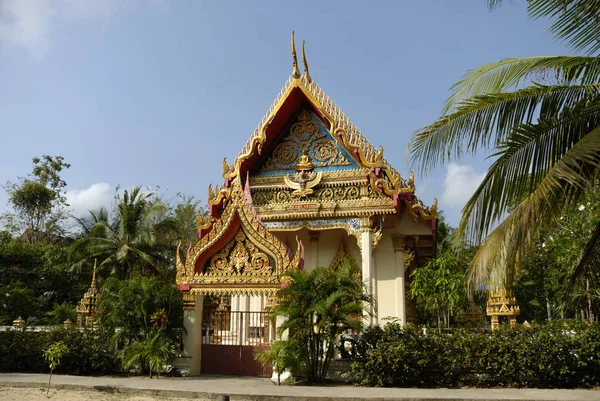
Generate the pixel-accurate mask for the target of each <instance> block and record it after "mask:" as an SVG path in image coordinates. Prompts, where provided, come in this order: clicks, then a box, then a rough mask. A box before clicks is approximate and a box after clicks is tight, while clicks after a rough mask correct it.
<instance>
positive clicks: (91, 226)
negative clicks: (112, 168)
mask: <svg viewBox="0 0 600 401" xmlns="http://www.w3.org/2000/svg"><path fill="white" fill-rule="evenodd" d="M152 197H153V194H152V193H145V192H144V191H143V190H142V188H141V187H136V188H134V189H133V190H132V191H131V192H129V191H127V190H125V191H124V192H123V197H122V198H121V197H120V196H117V206H116V209H115V213H114V219H113V221H111V222H109V219H108V215H107V213H106V212H105V211H102V210H101V211H98V212H92V213H90V216H91V219H89V220H80V223H81V225H82V228H83V230H84V235H83V236H82V237H81V238H79V239H78V240H77V241H75V243H74V244H73V246H72V248H71V256H72V257H73V258H75V259H76V260H77V263H75V264H74V265H73V269H74V270H81V269H82V267H84V266H88V268H89V266H90V265H91V264H92V263H93V260H94V259H98V260H99V261H100V263H99V265H98V268H99V270H100V271H101V272H104V273H105V275H108V274H114V275H116V276H117V277H119V278H120V279H126V278H129V277H131V276H132V275H134V274H163V275H166V274H167V272H168V268H169V261H170V256H169V254H170V253H172V251H173V249H174V243H168V242H167V241H165V239H166V236H167V235H168V234H169V232H170V231H175V230H176V225H175V221H174V219H173V218H172V217H171V216H169V215H168V210H169V208H168V206H167V205H166V204H165V203H164V202H162V201H161V200H159V199H153V198H152ZM107 273H108V274H107Z"/></svg>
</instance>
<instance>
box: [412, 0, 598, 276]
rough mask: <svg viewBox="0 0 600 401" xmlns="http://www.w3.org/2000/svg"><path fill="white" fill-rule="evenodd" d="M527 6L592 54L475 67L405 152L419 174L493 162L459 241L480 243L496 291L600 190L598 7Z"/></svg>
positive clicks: (479, 258)
mask: <svg viewBox="0 0 600 401" xmlns="http://www.w3.org/2000/svg"><path fill="white" fill-rule="evenodd" d="M499 3H501V2H500V1H493V0H490V1H489V4H490V6H491V7H492V8H493V7H496V6H498V4H499ZM528 3H529V13H530V15H531V16H532V17H533V18H542V17H549V18H550V19H551V20H552V21H553V22H552V25H551V27H550V32H551V33H552V34H554V35H555V36H556V37H557V38H559V39H561V40H564V41H566V42H567V44H569V45H570V46H571V47H573V48H574V49H575V50H577V51H582V52H585V53H586V54H587V55H583V56H552V57H546V56H541V57H528V58H509V59H504V60H501V61H498V62H495V63H490V64H486V65H484V66H482V67H479V68H475V69H473V70H472V71H470V72H468V73H467V74H466V75H465V76H464V77H463V78H462V79H461V80H460V81H458V82H457V83H456V84H455V85H454V86H453V87H452V88H451V91H452V94H451V95H450V97H449V98H448V100H447V102H446V105H445V107H444V109H443V113H442V116H441V117H440V118H439V119H438V120H437V121H436V122H434V123H433V124H431V125H429V126H427V127H424V128H422V129H420V130H419V131H417V132H416V133H415V134H414V135H413V138H412V140H411V143H410V145H409V151H410V154H411V160H412V163H413V164H414V165H415V166H417V167H418V169H419V170H420V171H421V172H423V173H427V172H428V171H431V170H432V169H433V168H435V167H438V166H439V165H440V164H443V163H445V162H447V161H449V160H451V159H454V158H459V157H461V156H463V155H464V154H465V153H470V154H475V153H477V152H479V151H481V150H484V151H488V152H490V154H491V157H492V158H493V160H494V161H493V163H492V165H491V166H490V168H489V170H488V172H487V174H486V176H485V178H484V179H483V181H482V183H481V185H480V186H479V188H478V189H477V190H476V191H475V193H474V194H473V196H472V197H471V199H470V200H469V201H468V202H467V204H466V206H465V207H464V209H463V216H462V219H461V222H460V225H459V227H458V229H457V235H456V237H455V243H456V244H458V243H460V242H461V241H467V242H469V243H474V244H479V243H481V247H480V248H479V250H478V252H477V253H476V255H475V257H474V258H473V261H472V265H471V266H472V273H473V276H474V278H475V279H477V280H478V281H480V282H487V281H489V280H492V284H493V285H500V286H511V284H512V281H513V278H514V275H515V271H516V269H517V268H518V266H520V265H521V264H522V261H523V259H524V257H525V255H524V251H525V249H526V248H527V245H529V244H531V242H532V241H533V239H534V238H535V237H536V235H537V234H539V229H540V228H542V227H545V226H547V225H548V224H549V223H550V222H551V221H552V220H553V219H555V218H557V217H558V216H560V214H561V213H562V212H563V210H564V208H565V207H569V206H572V205H576V204H578V202H579V200H580V199H581V198H582V197H583V196H584V194H585V193H587V192H589V191H590V189H591V188H593V187H594V186H595V185H596V179H597V176H598V171H599V170H598V167H599V163H600V160H599V159H600V128H599V127H600V103H599V102H598V99H599V96H600V82H599V80H598V77H599V76H600V60H599V59H598V58H597V57H596V53H597V52H598V50H600V45H599V43H600V40H599V39H600V31H598V29H597V21H596V19H597V15H598V13H599V12H600V2H599V1H595V0H594V1H590V0H572V1H566V2H565V1H547V0H530V1H529V2H528ZM583 266H589V265H583ZM578 273H581V274H583V273H584V272H583V271H581V270H580V271H578Z"/></svg>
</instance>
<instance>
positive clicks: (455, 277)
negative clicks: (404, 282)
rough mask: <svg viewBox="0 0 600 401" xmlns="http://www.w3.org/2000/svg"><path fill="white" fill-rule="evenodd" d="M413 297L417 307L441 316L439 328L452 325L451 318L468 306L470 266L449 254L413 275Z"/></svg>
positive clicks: (436, 259) (438, 323)
mask: <svg viewBox="0 0 600 401" xmlns="http://www.w3.org/2000/svg"><path fill="white" fill-rule="evenodd" d="M409 296H410V297H411V298H413V299H416V300H417V306H418V307H419V306H420V307H421V309H424V310H425V311H426V312H427V313H430V314H432V315H434V316H436V317H437V326H438V328H440V330H441V327H442V323H443V325H444V326H445V327H449V326H450V316H451V315H452V316H453V315H455V314H456V312H458V310H459V309H460V308H461V307H464V306H466V304H467V302H468V298H467V278H466V263H462V262H461V260H460V259H459V258H458V257H457V256H456V255H455V254H453V253H452V252H450V251H446V252H444V253H442V254H441V255H440V256H439V257H437V258H435V259H432V260H430V261H429V262H428V263H427V264H426V265H425V266H423V267H421V268H419V269H416V270H415V271H414V272H413V274H412V282H411V285H410V292H409Z"/></svg>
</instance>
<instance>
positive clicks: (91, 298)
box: [75, 260, 102, 328]
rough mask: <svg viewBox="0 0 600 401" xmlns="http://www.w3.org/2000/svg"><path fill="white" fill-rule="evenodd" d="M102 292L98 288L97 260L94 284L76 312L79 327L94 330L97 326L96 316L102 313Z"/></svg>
mask: <svg viewBox="0 0 600 401" xmlns="http://www.w3.org/2000/svg"><path fill="white" fill-rule="evenodd" d="M100 297H101V295H100V292H99V291H98V289H97V288H96V260H94V272H93V273H92V284H91V286H90V288H88V290H87V291H86V293H85V294H83V298H81V300H80V301H79V304H78V305H77V308H75V312H77V327H83V326H86V327H90V328H94V327H95V326H96V325H97V322H96V315H99V314H101V313H102V311H101V310H100V307H99V304H100Z"/></svg>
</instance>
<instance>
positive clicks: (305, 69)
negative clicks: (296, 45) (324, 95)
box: [302, 41, 312, 83]
mask: <svg viewBox="0 0 600 401" xmlns="http://www.w3.org/2000/svg"><path fill="white" fill-rule="evenodd" d="M302 63H304V74H306V79H307V80H308V82H309V83H310V82H312V78H311V77H310V74H309V73H308V63H307V62H306V55H305V54H304V41H302Z"/></svg>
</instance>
